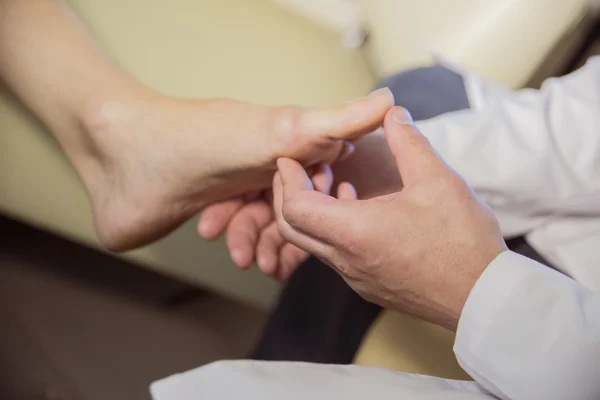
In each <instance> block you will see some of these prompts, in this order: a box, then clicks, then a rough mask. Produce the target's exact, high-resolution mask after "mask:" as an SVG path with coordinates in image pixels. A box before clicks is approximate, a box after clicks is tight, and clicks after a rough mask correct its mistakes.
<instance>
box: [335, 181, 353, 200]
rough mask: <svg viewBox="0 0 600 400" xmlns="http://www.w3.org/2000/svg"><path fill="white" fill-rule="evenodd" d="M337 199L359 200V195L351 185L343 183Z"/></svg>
mask: <svg viewBox="0 0 600 400" xmlns="http://www.w3.org/2000/svg"><path fill="white" fill-rule="evenodd" d="M337 198H338V199H340V200H356V199H358V194H357V193H356V189H355V188H354V186H352V184H351V183H348V182H342V183H340V184H339V186H338V189H337Z"/></svg>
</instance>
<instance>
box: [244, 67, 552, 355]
mask: <svg viewBox="0 0 600 400" xmlns="http://www.w3.org/2000/svg"><path fill="white" fill-rule="evenodd" d="M386 86H387V87H389V88H390V89H391V90H392V92H393V93H394V96H395V98H396V104H397V105H401V106H403V107H405V108H407V109H408V110H409V111H410V112H411V114H412V115H413V118H414V119H415V120H423V119H429V118H432V117H435V116H438V115H441V114H444V113H447V112H451V111H458V110H463V109H467V108H469V101H468V98H467V94H466V91H465V87H464V83H463V79H462V77H461V76H460V75H458V74H456V73H455V72H453V71H450V70H448V69H446V68H444V67H441V66H435V67H428V68H420V69H415V70H411V71H407V72H404V73H401V74H399V75H396V76H394V77H392V78H389V79H387V80H385V81H383V82H382V83H381V84H380V85H379V87H386ZM507 244H508V246H509V248H510V249H511V250H513V251H516V252H517V253H521V254H523V255H525V256H527V257H530V258H533V259H535V260H538V261H540V262H542V263H544V264H546V265H548V264H547V263H546V262H544V260H543V259H542V258H541V257H540V256H539V254H537V253H536V252H535V250H533V248H531V246H529V245H528V244H527V242H525V240H524V239H523V238H516V239H512V240H509V241H507ZM380 311H381V308H380V307H379V306H377V305H375V304H372V303H369V302H367V301H365V300H363V299H362V298H361V297H359V296H358V295H357V294H356V293H355V292H354V291H353V290H352V289H351V288H350V287H349V286H348V285H347V284H346V282H344V280H343V279H342V278H340V277H339V276H338V275H337V274H336V273H335V272H333V270H331V269H330V268H329V267H327V266H326V265H325V264H323V263H322V262H320V261H319V260H317V259H315V258H311V259H309V260H308V261H306V262H305V263H304V264H302V265H301V266H300V267H299V268H298V269H297V270H296V272H295V273H294V274H293V275H292V276H291V278H290V279H289V281H288V282H287V284H286V286H285V287H284V289H283V292H282V293H281V297H280V299H279V302H278V303H277V306H276V308H275V310H274V312H273V313H272V315H271V317H270V319H269V321H268V323H267V325H266V328H265V330H264V332H263V335H262V337H261V338H260V340H259V342H258V344H257V346H256V348H255V350H254V351H253V353H252V354H251V355H250V358H252V359H257V360H278V361H307V362H316V363H332V364H348V363H351V362H352V360H353V358H354V355H355V353H356V351H357V349H358V347H359V345H360V343H361V341H362V339H363V337H364V335H365V333H366V332H367V330H368V329H369V327H370V326H371V324H372V323H373V321H374V320H375V318H376V317H377V315H378V314H379V312H380Z"/></svg>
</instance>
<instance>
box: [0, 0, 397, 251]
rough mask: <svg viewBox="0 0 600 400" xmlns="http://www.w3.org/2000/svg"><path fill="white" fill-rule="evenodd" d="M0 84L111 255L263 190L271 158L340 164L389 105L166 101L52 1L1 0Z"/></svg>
mask: <svg viewBox="0 0 600 400" xmlns="http://www.w3.org/2000/svg"><path fill="white" fill-rule="evenodd" d="M0 80H1V81H2V82H3V83H4V85H6V86H7V87H8V88H9V89H10V90H11V91H12V92H13V93H14V94H15V95H16V96H17V97H18V98H19V99H20V100H21V101H22V102H23V103H25V104H26V105H27V106H28V107H29V108H30V109H31V110H32V111H33V112H34V113H35V114H36V115H37V117H38V118H39V119H40V120H41V121H43V122H44V124H45V125H46V126H47V127H48V128H49V129H50V130H51V131H52V132H53V134H54V135H55V137H56V139H57V141H58V142H59V144H60V145H61V147H62V148H63V150H64V151H65V153H66V154H67V156H68V158H69V160H70V161H71V163H72V164H73V166H74V168H75V169H76V171H77V172H78V174H79V176H80V178H81V181H82V183H83V185H84V186H85V188H86V189H87V192H88V194H89V197H90V201H91V203H92V210H93V215H94V221H95V226H96V230H97V233H98V236H99V239H100V241H101V242H102V243H103V244H104V245H105V246H106V247H108V248H109V249H111V250H114V251H123V250H128V249H132V248H136V247H139V246H142V245H145V244H148V243H150V242H152V241H154V240H157V239H159V238H161V237H162V236H164V235H166V234H167V233H169V232H171V231H172V230H173V229H175V228H176V227H178V226H179V225H180V224H181V223H183V222H184V221H185V220H187V219H189V218H190V217H191V216H193V215H195V214H196V213H197V212H198V211H200V210H201V209H202V208H203V207H204V206H206V205H207V204H210V203H214V202H216V201H219V200H224V199H228V198H232V197H236V196H240V195H245V196H246V197H247V193H252V192H256V191H257V190H260V189H264V188H266V187H269V186H270V185H271V181H272V177H273V174H274V173H275V171H276V160H277V159H278V158H280V157H290V158H293V159H295V160H298V161H299V162H300V163H301V164H302V165H303V166H305V167H315V168H316V167H317V166H318V165H319V164H322V163H330V162H333V161H335V160H337V159H339V158H340V157H341V156H343V155H344V154H347V153H348V152H349V151H350V149H351V146H350V145H348V144H347V143H348V142H347V141H348V140H355V139H357V138H358V137H360V136H362V135H364V134H366V133H368V132H371V131H372V130H374V129H375V128H377V127H378V126H380V125H381V123H382V121H383V118H384V116H385V113H386V112H387V111H388V110H389V109H390V107H391V106H392V105H393V100H392V97H391V94H390V93H389V91H388V90H383V91H380V92H378V93H375V94H374V95H372V96H371V97H368V98H364V99H358V100H354V101H351V102H348V103H345V104H343V105H341V106H338V107H331V108H325V109H309V108H302V107H294V106H281V107H265V106H259V105H254V104H248V103H244V102H239V101H235V100H230V99H203V100H184V99H176V98H172V97H169V96H165V95H163V94H161V93H158V92H156V91H154V90H152V89H151V88H148V87H145V86H143V85H142V84H140V83H139V82H138V81H136V80H135V79H134V78H133V77H132V76H130V75H129V74H127V73H126V72H125V71H124V70H123V69H122V68H121V67H120V66H119V65H117V64H116V63H115V62H114V60H112V59H111V58H110V57H109V56H108V55H107V54H106V53H105V52H104V51H103V50H102V49H101V48H100V47H99V46H98V45H97V43H95V41H94V40H93V38H92V37H91V36H90V35H89V34H88V33H87V32H86V30H85V29H84V27H83V26H82V25H81V23H80V21H79V20H78V19H77V17H76V16H75V15H74V14H73V13H72V12H71V10H70V9H69V8H68V7H67V6H66V4H65V3H64V2H63V1H61V0H43V1H42V0H0ZM345 143H346V144H345Z"/></svg>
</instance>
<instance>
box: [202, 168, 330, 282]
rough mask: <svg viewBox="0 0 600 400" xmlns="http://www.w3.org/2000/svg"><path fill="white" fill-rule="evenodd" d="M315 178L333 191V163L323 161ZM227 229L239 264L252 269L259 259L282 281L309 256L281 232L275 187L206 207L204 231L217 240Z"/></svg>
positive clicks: (265, 270) (229, 244)
mask: <svg viewBox="0 0 600 400" xmlns="http://www.w3.org/2000/svg"><path fill="white" fill-rule="evenodd" d="M311 180H312V183H313V186H314V187H315V189H316V190H318V191H320V192H322V193H325V194H329V191H330V190H331V186H332V184H333V175H332V173H331V169H330V167H329V166H328V165H326V164H321V165H319V167H318V168H317V169H316V170H315V172H314V174H313V175H312V176H311ZM224 231H227V234H226V243H227V248H228V249H229V253H230V254H231V259H232V260H233V262H234V263H235V264H236V265H237V266H238V267H239V268H241V269H248V268H249V267H250V266H251V265H252V263H253V262H254V261H255V260H256V262H257V264H258V267H259V269H260V270H261V271H262V272H263V273H264V274H266V275H269V276H273V277H274V278H275V279H277V280H278V281H285V280H287V279H288V278H289V277H290V275H291V274H292V272H294V270H295V269H296V268H297V267H298V266H299V265H300V264H301V263H302V262H304V261H305V260H306V259H307V258H308V256H309V254H308V253H307V252H305V251H304V250H302V249H300V248H298V247H296V246H294V245H293V244H291V243H288V242H286V240H285V239H283V237H282V236H281V234H280V233H279V230H278V229H277V224H276V222H275V215H274V213H273V195H272V189H271V188H269V189H267V190H265V191H263V192H262V193H258V194H257V193H251V194H248V195H246V196H240V197H237V198H235V199H230V200H224V201H222V202H217V203H215V204H212V205H210V206H208V207H206V208H205V209H204V211H203V212H202V215H201V216H200V219H199V221H198V232H199V233H200V235H201V236H202V237H203V238H204V239H206V240H215V239H216V238H218V237H219V236H220V235H221V234H222V233H223V232H224Z"/></svg>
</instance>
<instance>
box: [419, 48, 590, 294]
mask: <svg viewBox="0 0 600 400" xmlns="http://www.w3.org/2000/svg"><path fill="white" fill-rule="evenodd" d="M459 72H460V73H462V74H463V76H464V77H465V86H466V88H467V92H468V94H469V100H470V102H471V105H472V106H473V109H471V110H465V111H459V112H455V113H450V114H444V115H442V116H439V117H437V118H433V119H431V120H428V121H424V122H421V123H419V126H420V128H421V130H422V131H423V133H424V134H425V135H426V136H427V137H428V138H429V140H430V141H431V143H432V144H433V146H434V147H435V148H436V150H437V151H438V152H439V153H440V154H441V156H442V157H443V158H444V159H445V160H446V161H447V162H448V164H450V165H451V166H452V167H453V168H454V169H456V170H457V172H458V173H460V174H461V175H462V176H463V177H464V178H465V179H466V181H467V182H468V183H469V185H471V187H473V189H475V191H476V192H477V193H478V194H479V195H480V196H481V197H482V198H483V199H484V200H486V201H487V202H488V204H489V205H490V206H492V208H493V209H494V212H495V213H496V216H497V217H498V220H499V221H500V225H501V227H502V230H503V232H504V234H505V235H507V236H517V235H525V236H526V238H527V241H528V242H529V244H530V245H531V246H532V247H534V248H535V249H536V250H537V251H538V252H539V253H540V254H541V255H543V256H544V257H545V258H546V259H547V260H548V261H549V262H551V263H552V264H553V265H554V266H556V267H557V268H558V269H560V270H561V271H562V272H563V273H565V274H567V275H569V276H571V277H573V278H575V279H579V280H580V281H581V282H582V284H584V285H586V286H587V287H589V288H591V289H594V290H600V57H596V58H592V59H590V60H589V61H588V63H587V64H586V65H585V66H584V67H583V68H581V69H580V70H579V71H577V72H575V73H573V74H571V75H569V76H566V77H563V78H557V79H550V80H548V81H546V82H545V84H544V85H543V87H542V89H541V90H539V91H538V90H531V89H528V90H521V91H519V92H510V91H507V90H504V89H502V88H499V87H497V86H494V85H492V84H489V83H486V82H485V81H483V80H481V79H480V78H479V77H477V76H474V75H472V74H468V73H465V72H463V71H459Z"/></svg>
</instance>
